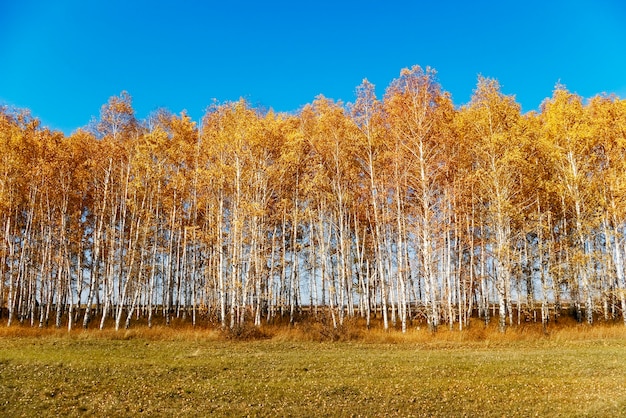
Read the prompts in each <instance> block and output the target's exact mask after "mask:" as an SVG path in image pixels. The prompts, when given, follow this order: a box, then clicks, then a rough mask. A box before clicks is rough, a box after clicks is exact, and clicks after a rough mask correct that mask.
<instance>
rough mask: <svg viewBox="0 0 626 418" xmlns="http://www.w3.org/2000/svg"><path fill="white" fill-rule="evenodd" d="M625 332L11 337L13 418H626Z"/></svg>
mask: <svg viewBox="0 0 626 418" xmlns="http://www.w3.org/2000/svg"><path fill="white" fill-rule="evenodd" d="M615 329H616V330H612V329H608V330H604V331H601V330H595V331H594V330H589V331H588V332H586V331H585V329H580V330H578V331H567V332H564V333H554V334H553V335H551V336H547V337H542V338H537V337H535V336H533V337H532V338H524V337H523V336H521V335H522V334H521V333H519V334H517V336H516V335H515V334H514V333H510V334H509V335H508V336H506V337H505V336H501V337H499V336H498V335H497V334H494V335H492V334H486V335H485V334H479V336H478V337H476V336H472V334H471V333H467V334H463V333H459V332H441V333H440V334H441V335H437V336H428V334H426V333H424V335H422V334H419V335H418V333H417V331H415V332H414V334H413V335H409V336H406V337H404V336H400V335H397V334H395V336H389V337H387V339H386V340H385V338H384V337H377V338H373V339H372V340H371V341H368V342H366V341H363V340H360V341H341V342H334V343H330V342H315V341H303V340H302V339H298V338H291V337H290V336H289V335H285V334H279V335H275V336H274V337H273V338H271V339H268V340H262V341H246V342H237V341H225V340H224V338H223V337H221V336H220V335H219V334H218V333H216V332H214V331H208V330H204V331H193V330H187V331H184V332H180V333H175V332H169V333H168V332H165V334H164V331H161V332H160V333H159V331H153V332H154V334H151V333H150V332H148V331H142V332H132V331H131V332H120V333H114V332H103V333H100V332H97V331H86V332H85V331H81V332H75V333H72V334H71V335H67V334H63V333H62V332H55V331H53V330H51V331H47V332H46V331H28V332H22V333H19V332H14V333H10V332H4V333H3V334H2V333H0V416H3V417H4V416H7V417H10V416H27V417H33V416H87V415H97V416H138V415H139V416H141V415H143V416H168V417H169V416H208V415H213V416H311V417H313V416H315V417H318V416H368V417H369V416H429V417H431V416H435V417H436V416H441V417H457V416H458V417H460V416H487V417H490V416H493V417H495V416H497V417H501V416H523V417H528V416H541V417H550V416H563V417H577V416H580V417H583V416H588V417H613V416H625V415H626V339H625V338H624V336H625V333H624V331H622V330H621V328H615Z"/></svg>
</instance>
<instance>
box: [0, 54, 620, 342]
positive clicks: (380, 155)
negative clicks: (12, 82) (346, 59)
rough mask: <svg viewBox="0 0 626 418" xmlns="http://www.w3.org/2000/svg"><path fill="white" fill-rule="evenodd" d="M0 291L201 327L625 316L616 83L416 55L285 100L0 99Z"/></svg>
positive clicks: (44, 311) (33, 306)
mask: <svg viewBox="0 0 626 418" xmlns="http://www.w3.org/2000/svg"><path fill="white" fill-rule="evenodd" d="M0 149H1V152H0V233H1V236H2V239H1V240H0V307H2V311H1V314H2V316H3V317H4V318H5V319H6V320H7V321H8V323H9V325H10V324H11V323H12V322H14V321H20V322H25V323H30V324H32V325H34V326H39V325H42V326H45V325H47V324H49V322H50V323H54V324H56V326H58V327H60V326H64V325H65V326H68V327H69V328H71V327H72V326H73V324H75V323H76V322H78V323H79V324H80V325H82V326H85V327H87V326H89V324H90V323H92V321H95V323H96V324H97V326H101V327H103V326H105V322H106V320H108V319H111V318H112V319H114V323H115V327H116V328H119V327H123V326H126V327H128V326H130V325H131V323H132V321H133V320H136V319H142V320H145V321H147V323H148V324H152V323H153V321H156V320H163V321H164V322H165V323H170V321H171V320H172V318H180V319H183V320H188V321H190V322H192V323H194V324H195V323H197V322H198V321H215V323H218V324H221V325H222V326H223V327H231V328H232V327H236V326H239V325H241V324H243V323H252V324H255V325H257V326H260V325H261V324H263V323H265V322H267V321H270V322H271V321H273V320H275V319H276V318H289V319H290V320H291V321H295V320H296V319H297V318H298V316H299V315H302V314H303V312H309V313H313V312H318V311H323V312H325V313H327V314H328V315H329V317H330V318H332V321H333V324H334V326H339V325H340V324H341V323H342V322H343V321H344V320H345V319H346V318H348V317H355V316H361V317H363V318H365V319H366V321H367V323H368V324H369V323H370V321H373V320H374V318H379V319H380V320H381V323H382V326H383V327H385V328H388V327H393V326H397V327H399V328H401V329H402V330H403V331H406V329H407V327H408V326H410V325H411V324H415V323H421V322H423V323H424V324H428V326H429V327H430V328H431V329H433V330H436V329H437V327H438V326H441V325H443V324H445V325H447V326H450V327H460V328H462V327H464V326H466V324H467V323H468V321H469V318H470V317H480V318H482V319H483V320H485V321H489V320H490V317H491V316H493V315H494V314H495V315H496V317H497V318H496V319H495V320H497V321H498V323H499V326H500V329H502V330H504V328H505V327H507V326H509V325H514V324H516V323H519V322H520V321H526V320H529V321H538V322H545V321H549V320H552V319H553V318H554V317H555V316H558V315H560V314H561V312H562V310H563V308H568V309H570V310H571V312H572V314H573V315H575V316H576V318H577V319H578V320H580V321H586V322H588V323H592V322H594V321H598V320H602V321H608V320H623V321H624V322H625V323H626V280H625V278H624V273H625V267H624V257H625V256H626V253H625V252H626V245H625V237H624V233H625V227H626V100H621V99H619V98H617V97H613V96H604V95H598V96H596V97H593V98H591V99H589V100H584V99H583V98H582V97H579V96H577V95H575V94H573V93H571V92H569V91H568V90H567V89H566V88H565V87H564V86H560V85H559V86H557V87H556V88H555V90H554V92H553V93H552V97H550V98H548V99H546V100H545V102H544V103H543V105H542V107H541V110H540V111H539V112H530V113H527V114H521V112H520V106H519V104H518V103H516V101H515V98H514V97H513V96H507V95H504V94H503V93H502V92H501V91H500V87H499V85H498V82H497V81H495V80H492V79H486V78H482V77H480V78H479V79H478V84H477V86H476V89H475V91H474V94H473V97H472V98H471V101H470V102H469V103H468V104H466V105H464V106H461V107H455V106H454V105H453V103H452V100H451V97H450V96H449V94H447V93H446V92H445V91H443V90H442V88H441V86H440V85H439V84H438V83H437V81H436V77H435V72H434V71H433V70H431V69H426V70H423V69H421V68H420V67H417V66H416V67H413V68H411V69H405V70H403V71H402V72H401V73H400V75H399V77H398V78H397V79H395V80H394V81H393V82H392V83H391V84H390V85H389V86H388V87H387V89H386V91H385V93H384V95H383V96H382V98H377V97H376V95H375V92H374V86H373V85H371V84H370V83H368V82H367V81H363V83H362V84H361V85H360V86H358V87H357V96H356V100H355V102H354V103H351V104H348V105H344V104H342V103H338V102H335V101H333V100H330V99H327V98H325V97H318V98H316V99H315V100H314V101H313V103H312V104H310V105H307V106H305V107H303V108H302V109H301V110H300V111H298V112H297V113H296V114H275V113H273V112H271V111H270V112H266V113H263V112H261V111H260V110H258V109H255V108H253V107H251V106H250V105H249V104H248V103H246V102H245V101H239V102H235V103H226V104H220V105H214V106H212V107H210V108H209V109H208V110H207V112H206V114H205V116H204V117H203V119H202V121H201V123H200V124H197V123H196V122H194V121H192V120H191V119H190V118H189V117H188V116H187V115H186V114H184V113H183V114H181V115H173V114H171V113H169V112H167V111H159V112H156V113H154V114H152V115H150V116H149V117H148V118H147V119H146V120H138V119H137V118H136V116H135V113H134V110H133V107H132V102H131V97H130V96H129V95H128V94H127V93H122V94H121V95H120V96H117V97H112V98H111V99H110V100H109V102H108V103H107V104H105V105H104V106H103V107H102V110H101V112H100V118H99V120H97V121H96V122H94V123H93V124H91V125H90V126H89V127H87V128H85V129H82V130H78V131H76V132H75V133H73V134H72V135H70V136H66V135H63V134H62V133H60V132H51V131H50V130H48V129H46V128H43V127H41V126H40V125H39V122H38V121H37V120H36V119H34V118H32V117H31V116H29V113H28V112H26V111H16V110H11V109H7V108H4V109H0Z"/></svg>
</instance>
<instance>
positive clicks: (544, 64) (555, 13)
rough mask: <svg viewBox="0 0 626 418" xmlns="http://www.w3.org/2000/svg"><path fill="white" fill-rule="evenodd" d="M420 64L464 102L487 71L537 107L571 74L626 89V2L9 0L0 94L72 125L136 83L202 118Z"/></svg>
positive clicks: (293, 105) (577, 83)
mask: <svg viewBox="0 0 626 418" xmlns="http://www.w3.org/2000/svg"><path fill="white" fill-rule="evenodd" d="M414 64H417V65H420V66H422V67H424V68H425V67H426V66H430V67H433V68H435V69H436V70H437V71H438V78H439V82H440V83H441V85H442V87H443V89H444V90H446V91H449V92H450V93H451V94H452V98H453V100H454V102H455V104H457V105H462V104H464V103H467V102H468V101H469V99H470V96H471V94H472V90H473V89H474V87H475V85H476V80H477V76H478V74H482V75H483V76H486V77H493V78H496V79H498V80H499V82H500V84H501V86H502V90H503V91H504V92H505V93H507V94H514V95H515V96H516V98H517V101H518V102H519V103H520V104H521V105H522V108H523V111H529V110H533V109H537V108H538V107H539V105H540V103H541V101H542V100H543V99H544V98H546V97H549V96H550V95H551V94H552V90H553V88H554V86H555V84H556V83H557V82H559V81H560V82H561V83H563V84H565V85H566V86H567V87H568V88H569V89H570V90H571V91H573V92H576V93H578V94H580V95H582V96H584V97H590V96H593V95H595V94H598V93H602V92H609V93H617V94H618V95H620V96H621V97H623V98H626V2H624V1H623V0H590V1H582V0H580V1H576V0H570V1H561V0H555V1H546V0H529V1H524V2H519V1H518V2H508V1H505V0H500V1H445V0H444V1H395V0H385V1H373V0H361V1H343V2H342V1H340V0H334V1H326V0H318V1H307V0H304V1H274V2H261V1H219V2H214V1H185V0H178V1H175V2H174V1H171V2H168V1H158V0H153V1H143V0H141V1H132V0H106V1H104V0H103V1H100V0H89V1H84V0H67V1H47V0H39V1H37V0H21V1H17V0H0V103H4V104H8V105H12V106H18V107H25V108H28V109H30V110H31V111H32V113H33V115H35V116H37V117H39V118H40V119H41V120H42V122H43V123H44V124H45V125H47V126H50V127H51V128H53V129H60V130H63V131H64V132H66V133H70V132H72V131H73V130H75V129H76V128H78V127H81V126H85V125H86V124H87V123H88V122H89V121H90V119H91V118H92V117H94V116H98V114H99V111H100V107H101V106H102V105H103V104H104V103H106V101H107V100H108V98H109V97H110V96H113V95H118V94H119V93H120V92H121V91H122V90H126V91H128V92H129V93H130V94H131V96H132V97H133V105H134V108H135V110H136V112H137V116H138V117H140V118H143V117H146V116H147V115H148V114H149V113H150V112H151V111H153V110H156V109H157V108H160V107H165V108H167V109H169V110H170V111H172V112H174V113H179V112H180V111H182V110H183V109H184V110H187V112H188V113H189V115H191V116H192V118H193V119H194V120H196V121H200V119H201V117H202V115H203V114H204V111H205V109H206V107H207V106H208V105H210V104H211V103H212V102H213V99H217V101H219V102H224V101H229V100H237V99H238V98H239V97H244V98H246V99H248V100H249V101H250V102H251V103H252V104H253V105H255V106H264V107H267V108H273V109H274V110H276V111H294V110H297V109H298V108H300V107H301V106H302V105H304V104H306V103H311V102H312V101H313V99H314V98H315V96H317V95H319V94H323V95H325V96H327V97H330V98H333V99H337V100H342V101H344V102H350V101H353V100H354V91H355V88H356V86H357V85H358V84H359V83H360V82H361V81H362V79H363V78H367V79H369V80H370V81H371V82H372V83H374V84H375V85H376V88H377V94H378V95H379V96H382V95H383V94H384V91H385V89H386V87H387V86H388V85H389V83H390V82H391V80H392V79H394V78H395V77H397V76H398V75H399V72H400V70H401V69H402V68H404V67H410V66H412V65H414Z"/></svg>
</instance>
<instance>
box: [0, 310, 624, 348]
mask: <svg viewBox="0 0 626 418" xmlns="http://www.w3.org/2000/svg"><path fill="white" fill-rule="evenodd" d="M105 325H106V326H105V327H104V329H102V330H100V329H98V328H89V329H83V328H81V327H76V328H74V329H72V330H71V331H69V332H68V330H67V329H66V328H55V327H42V328H39V327H31V326H30V325H26V324H19V323H18V324H14V325H12V326H11V327H6V326H0V338H11V337H13V338H19V337H35V338H48V337H52V338H74V339H98V338H103V339H109V340H130V339H144V340H164V341H176V340H185V341H189V340H215V341H256V340H274V341H291V342H362V343H376V344H380V343H383V344H401V343H412V344H418V345H425V346H441V347H446V346H459V345H473V344H482V345H498V344H508V343H511V342H519V343H534V342H538V341H544V342H545V341H549V342H550V341H551V342H555V343H558V342H559V341H602V340H603V339H615V338H624V339H626V327H625V326H624V324H623V323H622V322H621V321H615V322H610V321H609V322H597V323H596V324H594V325H587V324H581V323H578V322H576V321H575V320H574V319H573V318H569V317H563V318H561V319H560V320H559V321H558V322H552V323H550V324H548V326H545V327H544V326H542V324H541V323H534V322H525V323H521V324H520V325H517V324H514V325H510V326H508V327H507V328H506V330H505V332H500V330H499V329H498V326H497V324H496V323H495V321H492V322H491V323H489V324H485V323H484V322H483V321H481V320H479V319H472V321H471V322H470V324H469V326H466V327H464V328H463V329H459V325H458V324H455V325H454V326H453V327H452V328H450V327H448V326H447V325H440V326H439V328H438V329H437V331H436V332H435V331H433V330H430V329H429V328H428V327H427V326H425V325H424V324H414V325H412V326H411V327H409V328H408V329H407V332H405V333H403V332H401V330H400V328H399V326H396V327H391V328H390V329H388V330H384V329H383V326H382V322H381V321H380V320H374V321H372V323H371V324H370V327H369V328H368V327H367V326H366V323H365V320H364V319H362V318H345V319H344V321H343V323H339V322H338V321H337V320H336V321H333V320H332V318H331V317H330V316H329V315H324V314H320V315H317V316H311V317H304V318H300V319H299V320H298V321H294V322H290V321H289V320H288V318H287V319H285V320H280V319H276V320H274V322H272V323H269V324H268V323H265V322H264V323H263V324H262V325H261V326H255V325H253V324H252V323H250V322H246V323H243V324H241V325H236V326H235V327H233V328H230V327H226V328H222V327H221V326H220V325H219V324H215V323H212V322H204V323H201V324H199V325H196V326H191V324H189V323H188V322H185V321H176V320H175V321H172V322H171V324H170V325H165V324H161V323H157V324H156V325H154V326H152V327H148V326H147V325H142V324H136V325H135V326H133V327H131V328H130V329H120V330H118V331H116V330H115V329H114V326H113V324H108V323H106V324H105Z"/></svg>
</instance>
